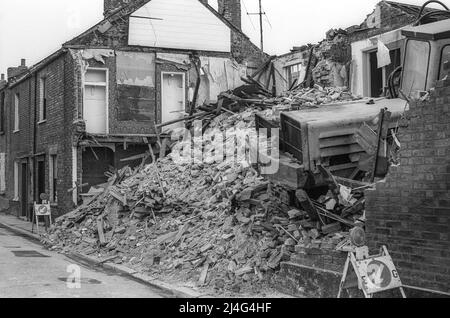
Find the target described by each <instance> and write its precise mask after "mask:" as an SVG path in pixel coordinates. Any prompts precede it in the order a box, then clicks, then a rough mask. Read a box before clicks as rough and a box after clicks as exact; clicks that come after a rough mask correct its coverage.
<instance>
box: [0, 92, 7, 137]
mask: <svg viewBox="0 0 450 318" xmlns="http://www.w3.org/2000/svg"><path fill="white" fill-rule="evenodd" d="M5 110H6V92H5V91H2V92H0V134H4V133H5V131H6V127H5Z"/></svg>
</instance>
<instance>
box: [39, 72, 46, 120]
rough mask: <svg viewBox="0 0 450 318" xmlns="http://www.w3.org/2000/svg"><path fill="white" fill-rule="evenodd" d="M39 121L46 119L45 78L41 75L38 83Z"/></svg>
mask: <svg viewBox="0 0 450 318" xmlns="http://www.w3.org/2000/svg"><path fill="white" fill-rule="evenodd" d="M39 98H40V100H39V122H43V121H45V120H46V119H47V79H46V78H45V77H41V79H40V85H39Z"/></svg>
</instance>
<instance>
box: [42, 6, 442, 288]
mask: <svg viewBox="0 0 450 318" xmlns="http://www.w3.org/2000/svg"><path fill="white" fill-rule="evenodd" d="M153 1H154V2H157V1H155V0H153ZM153 1H151V2H150V3H152V2H153ZM132 8H134V7H132ZM420 11H421V8H420V7H416V6H409V5H403V4H399V3H394V2H388V1H382V2H381V3H379V4H378V5H377V7H376V9H375V11H374V13H373V14H371V15H369V16H368V18H367V20H366V21H364V22H363V24H361V25H360V26H356V27H352V28H349V29H347V30H334V29H333V30H331V31H329V32H328V33H327V36H326V39H325V40H324V41H322V42H321V43H319V44H318V45H308V46H305V47H302V48H298V49H295V50H294V52H292V53H291V54H288V55H285V56H281V57H278V58H276V57H271V58H266V59H264V60H261V63H260V64H259V66H258V67H256V68H254V70H253V72H248V71H247V73H244V72H242V73H240V75H241V76H239V79H237V78H236V82H234V83H235V86H234V87H233V86H229V85H228V84H227V86H226V88H227V89H224V88H223V87H220V89H221V90H220V91H218V90H219V88H216V89H210V90H209V95H208V93H205V90H201V89H195V88H194V92H192V96H193V99H199V102H197V107H196V109H194V111H193V112H190V110H191V109H187V111H186V114H183V116H180V117H163V116H162V115H160V114H159V113H158V112H157V115H156V116H157V118H158V121H157V122H158V123H159V124H155V125H154V126H152V127H156V128H158V127H159V128H163V129H167V130H162V131H161V132H158V133H157V134H156V136H154V138H155V139H156V144H155V145H154V147H151V148H150V149H149V150H148V151H147V150H146V149H141V151H142V152H141V153H140V154H138V156H139V160H138V162H137V165H136V166H135V165H132V164H129V162H128V165H127V166H125V163H127V162H126V161H124V165H123V166H119V167H118V166H116V167H115V168H116V169H115V170H114V171H113V172H111V173H110V174H107V180H106V182H105V183H104V184H103V185H102V186H101V188H100V189H92V188H91V189H90V190H91V191H90V193H88V196H87V197H86V199H85V200H84V202H83V204H80V205H79V206H78V207H77V208H76V209H75V210H73V211H72V212H70V213H68V214H66V215H64V216H62V217H60V218H58V219H57V220H56V223H55V226H54V227H52V228H51V230H50V231H49V233H47V234H46V235H45V236H44V238H43V242H44V243H45V244H46V246H47V247H48V248H50V249H52V250H56V251H60V252H62V253H71V252H77V253H81V254H84V255H90V256H93V257H96V258H98V259H99V261H100V262H101V263H105V262H110V263H111V264H116V265H118V264H120V265H124V266H128V267H130V268H132V269H133V270H135V271H137V272H139V273H144V274H147V275H150V276H151V277H154V278H157V279H160V280H164V281H168V282H171V283H176V284H180V285H182V286H188V287H191V288H200V289H206V290H208V291H209V292H211V293H215V294H218V295H222V296H227V295H236V294H239V295H247V294H261V293H262V292H264V293H265V292H266V289H267V290H270V289H271V288H274V287H275V288H277V289H278V290H279V291H282V292H284V293H288V294H291V295H294V296H302V297H304V296H309V297H335V296H336V295H337V293H338V290H339V287H341V286H340V283H341V278H342V276H343V274H342V273H343V270H344V264H345V261H346V259H347V256H348V254H347V253H348V252H349V251H352V249H353V248H354V246H355V245H357V244H359V245H357V246H360V245H361V244H364V245H365V244H366V243H367V244H368V245H369V246H370V247H371V248H372V249H375V248H379V247H380V245H388V247H389V249H390V250H391V251H392V255H393V257H394V260H395V263H396V265H398V269H399V274H400V276H401V277H402V278H403V277H405V281H404V282H405V283H406V284H407V285H406V286H405V287H407V289H408V295H417V294H420V293H428V292H433V293H441V294H445V293H448V292H449V290H448V286H449V284H448V282H449V277H448V272H447V271H448V252H447V250H448V230H449V229H448V212H449V211H448V200H447V197H448V189H447V183H448V182H447V181H448V180H447V179H446V176H447V174H448V171H447V170H448V160H447V158H448V149H447V148H448V146H449V144H448V136H447V133H446V132H445V131H446V130H448V129H447V128H448V127H447V126H445V123H446V122H445V121H448V118H447V117H448V116H446V115H448V107H447V106H446V105H445V101H444V99H443V98H439V96H441V95H442V94H444V91H445V87H447V86H448V78H447V77H448V76H446V74H447V73H446V72H444V71H445V70H446V68H444V65H447V66H448V61H447V60H448V56H447V54H445V55H442V57H440V58H439V61H437V59H436V56H438V54H437V52H438V51H439V48H443V47H445V43H444V42H445V41H448V39H447V38H448V34H446V33H445V32H441V31H442V30H441V31H439V32H437V33H436V34H439V36H442V37H441V38H440V37H439V36H435V35H436V34H435V33H433V32H430V30H429V29H428V28H424V29H423V30H422V29H421V31H422V32H420V33H419V35H418V33H417V32H415V31H416V29H412V30H411V29H410V27H408V25H410V24H412V22H415V21H416V20H417V15H416V14H419V13H420ZM119 12H120V11H119ZM150 12H153V11H150ZM219 12H220V10H219ZM433 12H435V11H433V10H431V11H425V16H427V17H428V18H432V19H436V20H441V19H443V17H445V16H446V15H447V17H448V13H447V14H443V13H442V12H438V13H433ZM138 13H139V16H137V14H136V13H135V14H133V15H131V16H130V19H131V18H132V17H133V16H134V15H136V16H135V18H136V21H135V22H136V23H138V22H137V21H138V20H139V21H140V19H142V20H145V19H146V18H149V16H148V15H147V16H145V12H144V11H139V12H138ZM428 13H432V14H428ZM141 15H143V16H141ZM214 16H215V14H214ZM150 18H151V16H150ZM131 21H134V20H132V19H131V20H130V23H131ZM448 21H450V20H448V19H447V20H445V21H442V22H443V24H442V25H441V24H439V25H433V26H434V27H437V28H439V29H445V30H448V29H449V28H450V26H449V25H448V24H449V22H448ZM422 22H424V23H425V21H422ZM426 22H430V21H426ZM419 28H420V26H419ZM399 29H403V30H401V31H398V30H399ZM130 30H132V28H131V26H130ZM408 30H409V31H408ZM147 36H148V33H147ZM88 39H90V41H99V40H98V38H97V37H94V36H92V37H88ZM100 39H101V37H100ZM135 39H136V41H137V40H138V39H140V38H139V37H136V38H135ZM424 39H428V40H429V41H434V40H437V39H439V40H443V41H444V42H439V45H440V46H433V50H432V51H430V52H429V54H430V55H432V56H433V57H435V60H434V61H433V63H430V67H429V68H427V70H425V71H423V73H424V74H422V73H421V75H423V76H421V77H423V78H424V79H423V80H422V81H418V82H413V85H411V84H412V83H411V78H412V77H413V75H414V74H413V72H411V67H412V66H413V65H416V64H415V63H414V61H415V59H414V58H417V54H419V53H420V52H422V51H420V50H419V51H416V50H412V49H411V48H410V47H409V45H414V44H407V41H411V43H415V42H414V41H418V42H420V41H422V42H423V40H424ZM116 40H117V41H119V39H116ZM146 40H148V39H146ZM154 40H155V39H152V41H154ZM232 42H233V41H232ZM381 44H382V45H381ZM398 45H400V53H401V55H402V56H406V57H407V58H405V60H404V65H407V66H409V67H406V68H405V70H404V71H403V72H400V73H401V74H402V78H401V81H400V83H401V84H399V83H398V82H395V81H394V80H393V79H392V78H390V76H389V75H390V73H389V72H391V71H392V72H391V73H393V72H394V71H395V70H396V69H397V68H398V66H399V65H398V61H399V58H398V54H399V51H398V49H397V46H398ZM430 46H431V45H430ZM232 47H233V46H232ZM386 48H387V50H386ZM413 48H414V47H413ZM82 50H83V51H78V52H77V49H76V47H75V46H72V47H71V48H70V51H69V52H70V53H71V57H74V58H73V61H78V64H77V65H78V66H80V67H83V65H85V63H86V56H84V54H87V57H90V54H94V53H95V52H98V51H91V50H89V51H87V52H88V53H86V50H85V49H82ZM377 50H381V51H383V52H384V53H383V54H381V53H382V52H377ZM404 50H405V51H406V52H408V53H410V55H408V54H407V53H405V51H404ZM101 52H103V51H101ZM255 52H256V53H255V54H256V55H257V56H258V55H259V56H260V57H261V56H262V55H261V52H259V51H257V50H256V49H255ZM231 53H233V51H232V52H231ZM377 53H378V54H377ZM128 54H129V53H127V57H129V55H128ZM100 55H101V57H99V56H98V55H93V58H94V60H95V59H96V58H95V57H97V58H98V59H100V60H101V59H103V60H104V61H105V63H106V65H108V63H109V62H108V57H105V56H103V55H102V54H100ZM115 55H116V56H117V57H119V56H120V55H121V53H120V52H117V51H116V52H115ZM243 56H245V54H244V55H243ZM387 56H389V62H386V61H385V63H384V64H383V63H378V62H379V59H380V60H381V59H384V60H387ZM262 57H264V56H262ZM191 58H193V59H194V60H195V61H197V62H198V59H196V58H195V57H191V56H189V54H188V55H187V56H184V57H182V56H176V54H174V52H171V54H167V53H166V52H164V53H158V52H157V53H156V62H157V63H156V69H157V70H161V73H164V71H162V70H166V69H165V68H163V66H161V65H164V67H169V66H168V65H167V64H169V65H170V67H169V69H168V70H167V72H169V73H170V72H172V73H170V74H172V75H175V74H177V71H176V70H178V71H180V68H181V69H184V68H186V67H188V66H187V65H189V63H191V64H194V67H193V69H192V68H191V71H192V72H194V71H195V65H196V62H195V61H191ZM425 58H426V56H425ZM87 60H88V62H92V61H90V59H89V58H88V59H87ZM199 60H200V61H202V57H200V58H199ZM209 60H210V61H211V58H210V59H209ZM429 60H430V61H431V60H432V59H431V56H429ZM127 61H128V63H129V59H127ZM237 61H238V62H240V63H242V62H243V61H239V59H237ZM74 63H75V62H74ZM99 63H101V61H100V62H99ZM116 63H117V61H116ZM142 63H143V61H140V65H142ZM173 63H175V64H173ZM210 63H211V62H210ZM371 63H372V64H371ZM400 63H401V64H403V63H402V59H400ZM94 65H97V66H98V65H99V64H94ZM128 65H129V64H128ZM144 65H146V64H145V63H144ZM201 65H203V63H201ZM241 65H242V64H241ZM375 65H376V67H375ZM404 65H403V66H404ZM172 67H174V68H172ZM141 68H142V67H140V69H139V72H142V71H143V72H145V70H141ZM159 68H161V69H159ZM175 69H176V70H175ZM225 69H227V68H226V66H225ZM87 70H89V68H88V69H87ZM187 72H189V71H187ZM203 72H204V73H205V74H207V73H208V69H206V70H205V69H203ZM209 72H211V71H209ZM374 72H376V73H377V74H374ZM131 73H132V72H131ZM124 74H130V70H129V69H128V68H125V70H124ZM132 74H134V73H132ZM227 74H229V73H228V69H227ZM249 74H251V75H250V76H248V75H249ZM380 74H381V76H380ZM93 75H94V74H93ZM97 75H98V74H97ZM161 75H163V74H161ZM242 75H244V76H242ZM171 77H172V76H171ZM211 77H213V76H209V75H208V76H202V78H201V81H200V83H199V82H197V83H195V84H198V85H199V87H204V86H205V85H210V84H208V83H209V82H208V81H211ZM93 78H94V79H95V78H97V77H96V76H93ZM128 78H129V77H128V76H124V77H122V80H123V81H125V82H127V83H128V84H127V85H129V83H130V82H128ZM194 78H195V77H194ZM163 79H164V77H162V80H159V79H158V77H157V80H156V81H157V83H156V84H157V87H159V86H158V85H162V86H164V85H163ZM380 79H381V81H380ZM427 79H430V80H427ZM223 80H226V82H228V81H229V77H228V76H227V77H224V78H222V79H221V80H220V81H221V85H223ZM158 81H160V82H158ZM356 82H357V83H356ZM436 83H437V84H436ZM192 84H193V83H192ZM135 85H136V84H135ZM132 86H133V85H132ZM346 86H350V87H346ZM435 86H436V87H437V88H436V89H434V90H433V88H434V87H435ZM405 87H410V89H409V91H408V92H406V94H405V93H404V88H405ZM163 91H164V89H163ZM195 91H198V94H197V93H195ZM213 92H214V93H215V94H216V95H217V97H216V96H212V95H213ZM440 94H441V95H440ZM188 95H189V92H188ZM358 95H359V96H358ZM398 95H400V96H401V97H402V98H403V99H401V98H398ZM157 96H159V98H161V95H158V94H157ZM363 96H364V97H366V98H363ZM381 96H383V98H380V97H381ZM124 104H126V102H124ZM408 105H409V106H408ZM430 105H431V106H437V107H435V108H433V109H428V108H427V106H430ZM162 111H163V109H162ZM405 111H406V113H405ZM442 115H444V116H442ZM158 116H161V117H158ZM421 117H424V118H425V117H426V118H425V121H426V122H424V120H422V118H421ZM196 119H202V123H201V125H198V124H196V123H195V120H196ZM152 127H151V128H152ZM184 127H186V128H187V129H186V130H185V131H184V134H180V135H177V136H172V138H165V137H166V134H165V131H167V132H169V131H170V130H174V129H176V128H184ZM151 128H150V129H151ZM271 128H278V129H279V132H280V134H279V136H278V137H277V136H276V135H267V136H264V129H269V131H270V129H271ZM247 130H250V131H252V130H257V131H258V132H259V136H257V139H252V138H253V137H254V136H252V135H251V134H249V135H244V138H242V136H241V132H242V131H244V132H247V133H248V131H247ZM275 131H276V130H275ZM426 131H428V132H426ZM272 132H273V131H272ZM88 136H89V135H88ZM192 136H193V137H192ZM220 136H221V137H220ZM261 136H263V137H268V138H266V139H268V140H266V139H265V138H263V144H262V145H261V144H260V140H258V138H261ZM95 138H96V139H95V141H94V142H97V141H98V142H105V141H104V140H103V141H102V140H101V139H99V136H98V135H97V136H95ZM82 140H83V141H85V140H84V139H82ZM163 140H166V143H164V142H163ZM430 140H432V142H433V144H432V145H431V144H430ZM278 141H279V145H280V147H279V149H277V147H276V143H277V142H278ZM240 143H241V144H240ZM239 144H240V145H241V146H242V145H244V146H245V147H244V148H245V151H240V150H239V148H238V147H235V146H238V145H239ZM224 145H225V146H224ZM92 147H93V146H92V143H90V144H89V148H92ZM196 147H197V148H196ZM228 147H230V149H232V150H231V156H229V157H228V156H227V155H229V154H230V153H227V155H225V154H223V153H220V152H219V156H218V157H214V156H212V154H214V155H217V153H216V151H217V149H222V151H223V150H224V148H225V149H228ZM255 148H256V150H255ZM93 149H94V150H95V148H93ZM181 149H183V151H184V150H185V149H187V153H188V154H189V156H188V157H190V156H191V155H192V156H193V158H192V160H187V161H179V160H180V158H179V152H178V151H181ZM196 150H200V151H198V153H197V152H196ZM278 150H279V156H278ZM142 153H144V155H142ZM224 155H225V156H224ZM426 156H428V157H429V158H428V157H426ZM147 157H149V158H150V157H151V158H152V159H153V160H152V162H151V163H150V162H147V161H145V160H142V159H145V158H147ZM254 157H257V159H258V160H257V162H256V163H255V162H253V161H252V160H251V159H252V158H253V159H254ZM212 158H213V159H219V160H211V159H212ZM77 159H79V158H77ZM222 159H224V160H222ZM75 162H76V161H75ZM139 163H140V165H139ZM146 163H147V164H146ZM268 165H275V166H276V167H277V169H276V171H271V170H270V169H269V170H268V169H267V166H268ZM416 168H417V171H418V172H419V175H418V176H416V175H415V174H414V172H415V169H416ZM427 173H428V174H427ZM80 185H82V184H80ZM366 201H367V205H366ZM424 210H425V211H426V214H424V215H421V212H422V211H424ZM361 229H365V231H366V232H367V238H366V237H365V233H364V232H362V234H361ZM355 233H356V234H357V235H356V234H355ZM397 260H398V261H397ZM428 261H429V262H430V264H431V265H430V264H427V262H428ZM417 275H420V279H415V278H414V277H415V276H417ZM342 287H345V289H346V295H347V296H351V297H357V296H358V295H359V294H358V284H357V283H356V280H354V281H351V282H350V283H349V284H348V285H345V286H342Z"/></svg>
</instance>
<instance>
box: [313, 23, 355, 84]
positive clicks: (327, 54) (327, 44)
mask: <svg viewBox="0 0 450 318" xmlns="http://www.w3.org/2000/svg"><path fill="white" fill-rule="evenodd" d="M314 55H315V57H316V59H317V61H318V63H317V64H316V66H315V67H314V69H313V70H312V76H313V79H314V82H315V83H316V84H319V85H321V86H325V87H330V86H331V87H333V86H334V87H342V86H348V71H349V63H350V61H351V59H352V54H351V45H350V40H349V37H348V34H347V32H346V31H344V30H330V31H328V32H327V37H326V39H325V40H323V41H322V42H320V43H319V44H318V45H317V46H316V48H315V49H314Z"/></svg>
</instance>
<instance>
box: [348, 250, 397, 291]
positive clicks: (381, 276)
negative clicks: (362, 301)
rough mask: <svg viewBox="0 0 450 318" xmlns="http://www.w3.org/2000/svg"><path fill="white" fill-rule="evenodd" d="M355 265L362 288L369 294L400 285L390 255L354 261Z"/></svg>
mask: <svg viewBox="0 0 450 318" xmlns="http://www.w3.org/2000/svg"><path fill="white" fill-rule="evenodd" d="M356 267H357V270H358V272H359V276H360V277H361V280H362V288H364V290H365V291H366V293H367V294H369V295H371V294H375V293H379V292H382V291H386V290H390V289H394V288H400V287H402V282H401V280H400V276H399V275H398V272H397V269H396V268H395V265H394V263H393V261H392V259H391V258H390V257H387V256H380V257H373V258H369V259H367V260H362V261H356Z"/></svg>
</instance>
